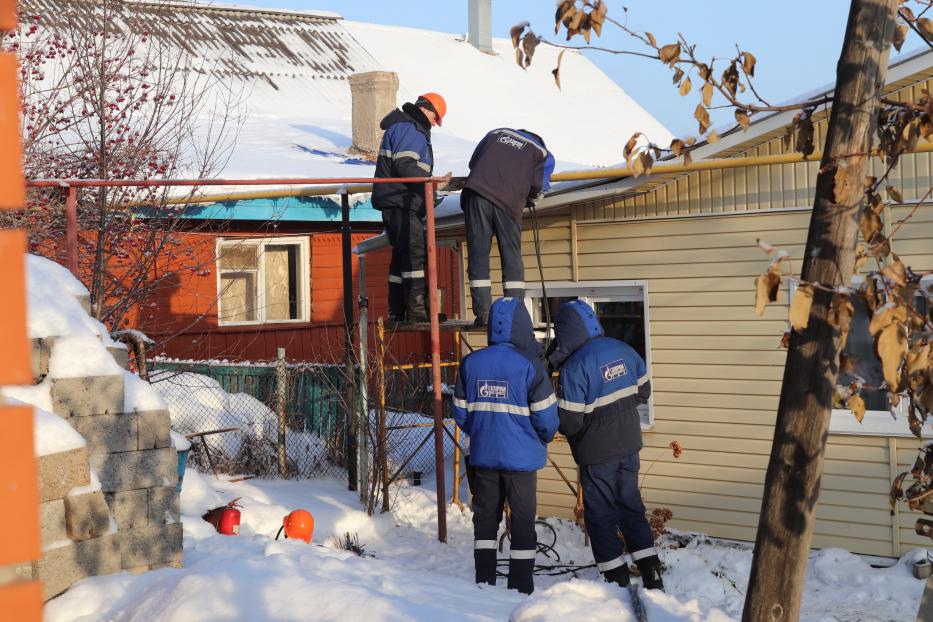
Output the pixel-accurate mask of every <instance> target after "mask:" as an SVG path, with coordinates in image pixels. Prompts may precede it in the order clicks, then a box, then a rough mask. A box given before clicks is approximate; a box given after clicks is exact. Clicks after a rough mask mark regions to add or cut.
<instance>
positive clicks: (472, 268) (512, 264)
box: [460, 128, 554, 326]
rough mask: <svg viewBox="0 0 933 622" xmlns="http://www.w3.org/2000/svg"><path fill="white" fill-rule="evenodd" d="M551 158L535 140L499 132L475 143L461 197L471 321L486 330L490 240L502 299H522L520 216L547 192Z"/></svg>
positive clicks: (526, 133)
mask: <svg viewBox="0 0 933 622" xmlns="http://www.w3.org/2000/svg"><path fill="white" fill-rule="evenodd" d="M552 172H554V156H553V155H551V154H550V153H549V152H548V150H547V147H545V145H544V141H543V140H541V137H540V136H538V135H537V134H533V133H532V132H529V131H528V130H513V129H509V128H499V129H496V130H492V131H491V132H489V133H488V134H486V136H485V137H484V138H483V140H482V141H480V143H479V145H477V146H476V149H475V150H474V151H473V156H472V157H471V158H470V175H469V176H468V177H467V179H466V183H465V184H464V189H463V193H462V194H461V195H460V204H461V206H462V207H463V216H464V221H465V223H466V239H467V249H468V250H469V260H468V266H467V273H468V274H469V277H470V294H471V296H472V298H473V315H474V316H475V320H474V323H475V325H476V326H483V325H485V323H486V321H487V320H488V317H489V306H490V304H492V281H491V280H490V279H489V251H490V250H491V248H492V236H493V234H495V236H496V242H497V243H498V245H499V258H500V261H501V262H502V288H503V290H504V292H505V295H506V296H509V297H513V298H523V297H524V296H525V267H524V265H523V262H522V212H523V210H524V209H525V207H527V206H531V207H534V201H535V200H537V198H538V196H539V195H540V193H541V192H544V191H547V190H548V189H549V188H550V185H551V184H550V181H551V173H552Z"/></svg>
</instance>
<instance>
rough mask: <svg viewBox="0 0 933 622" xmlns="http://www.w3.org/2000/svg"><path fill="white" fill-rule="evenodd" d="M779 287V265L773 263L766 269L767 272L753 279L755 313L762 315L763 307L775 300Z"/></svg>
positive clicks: (778, 263)
mask: <svg viewBox="0 0 933 622" xmlns="http://www.w3.org/2000/svg"><path fill="white" fill-rule="evenodd" d="M780 287H781V264H780V262H775V263H773V264H771V265H770V266H769V267H768V271H767V272H765V273H764V274H762V275H761V276H759V277H758V278H756V279H755V313H756V314H758V315H763V314H764V312H765V306H766V305H767V304H768V303H769V302H774V301H775V300H777V294H778V290H779V289H780Z"/></svg>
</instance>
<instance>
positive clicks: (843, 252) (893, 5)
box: [742, 0, 900, 622]
mask: <svg viewBox="0 0 933 622" xmlns="http://www.w3.org/2000/svg"><path fill="white" fill-rule="evenodd" d="M899 4H900V2H898V0H852V4H851V7H850V9H849V21H848V24H847V26H846V34H845V41H844V42H843V45H842V53H841V54H840V56H839V63H838V65H837V67H836V90H835V95H834V97H833V106H832V112H831V114H830V119H829V127H828V129H827V134H826V145H825V147H824V149H823V159H822V161H821V163H820V170H821V172H820V174H819V176H818V177H817V180H816V196H815V199H814V203H813V214H812V216H811V218H810V231H809V234H808V236H807V247H806V251H805V252H804V263H803V270H802V273H801V276H802V278H803V279H804V280H806V281H810V282H818V283H821V284H823V285H826V286H830V287H836V286H840V285H845V286H849V285H850V284H851V279H852V274H853V268H854V265H855V246H856V241H857V237H858V231H859V227H858V210H859V205H860V203H861V201H862V193H863V191H864V188H863V182H864V180H865V177H866V175H867V173H868V163H869V156H868V152H869V148H870V146H871V139H872V135H873V134H874V133H875V126H876V120H877V113H878V107H879V105H880V99H881V95H882V88H883V86H884V82H885V77H886V75H887V66H888V52H889V50H890V48H891V41H892V38H893V35H894V21H895V17H896V14H897V7H898V5H899ZM831 302H832V294H831V293H829V292H827V291H823V290H822V289H817V290H816V291H815V293H814V296H813V306H812V307H811V310H810V320H809V325H808V326H807V328H806V329H804V331H803V332H802V333H796V332H795V333H792V334H791V339H790V345H789V349H788V352H787V363H786V365H785V367H784V382H783V385H782V387H781V399H780V403H779V406H778V416H777V423H776V424H775V429H774V444H773V446H772V449H771V460H770V462H769V463H768V472H767V476H766V478H765V488H764V496H763V498H762V503H761V517H760V519H759V523H758V535H757V538H756V540H755V555H754V558H753V561H752V571H751V577H750V579H749V587H748V594H747V596H746V598H745V610H744V612H743V615H742V619H743V621H744V622H750V621H754V622H783V621H789V622H792V621H795V620H797V619H798V618H799V617H800V600H801V597H802V595H803V587H804V578H805V576H806V570H807V560H808V555H809V549H810V541H811V539H812V537H813V524H814V520H815V514H816V503H817V498H818V497H819V491H820V478H821V477H822V474H823V463H824V457H825V456H824V454H825V449H826V437H827V433H828V430H829V417H830V412H831V409H832V400H833V392H834V388H835V384H836V377H837V375H838V372H839V354H840V352H839V345H840V340H839V336H838V334H837V331H836V329H835V328H834V326H833V325H832V324H831V322H830V303H831Z"/></svg>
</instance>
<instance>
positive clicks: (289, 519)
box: [282, 510, 314, 544]
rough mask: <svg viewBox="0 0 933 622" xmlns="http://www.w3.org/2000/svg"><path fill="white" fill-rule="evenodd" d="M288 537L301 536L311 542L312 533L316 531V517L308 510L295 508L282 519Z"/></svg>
mask: <svg viewBox="0 0 933 622" xmlns="http://www.w3.org/2000/svg"><path fill="white" fill-rule="evenodd" d="M282 526H283V527H284V528H285V537H286V538H301V539H302V540H304V541H305V542H307V543H309V544H310V543H311V534H313V533H314V517H313V516H311V512H309V511H308V510H293V511H292V512H289V514H288V516H286V517H285V518H284V519H283V520H282Z"/></svg>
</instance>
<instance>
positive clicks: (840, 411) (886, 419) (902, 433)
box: [787, 275, 933, 438]
mask: <svg viewBox="0 0 933 622" xmlns="http://www.w3.org/2000/svg"><path fill="white" fill-rule="evenodd" d="M864 282H865V276H864V275H856V276H854V277H852V285H853V286H858V285H861V284H862V283H864ZM921 287H924V288H929V287H933V278H931V277H930V276H926V277H924V278H923V279H922V280H921ZM796 289H797V283H796V282H795V281H791V282H790V284H789V286H788V292H787V293H788V295H787V304H788V307H789V305H790V304H791V302H793V299H794V292H795V291H796ZM907 417H908V408H907V400H906V399H905V398H904V397H902V398H901V401H900V403H899V404H898V405H897V406H896V407H895V408H894V410H893V414H892V411H888V410H866V411H865V416H864V417H863V418H862V421H861V423H859V421H858V420H857V419H856V418H855V415H853V414H852V410H850V409H848V408H833V409H832V412H831V415H830V418H829V433H830V434H839V435H844V436H893V437H911V438H916V437H914V434H913V433H912V432H911V431H910V428H909V426H908V425H907ZM923 434H924V436H927V435H931V434H933V423H931V421H930V420H928V421H927V422H926V424H925V425H924V426H923Z"/></svg>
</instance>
